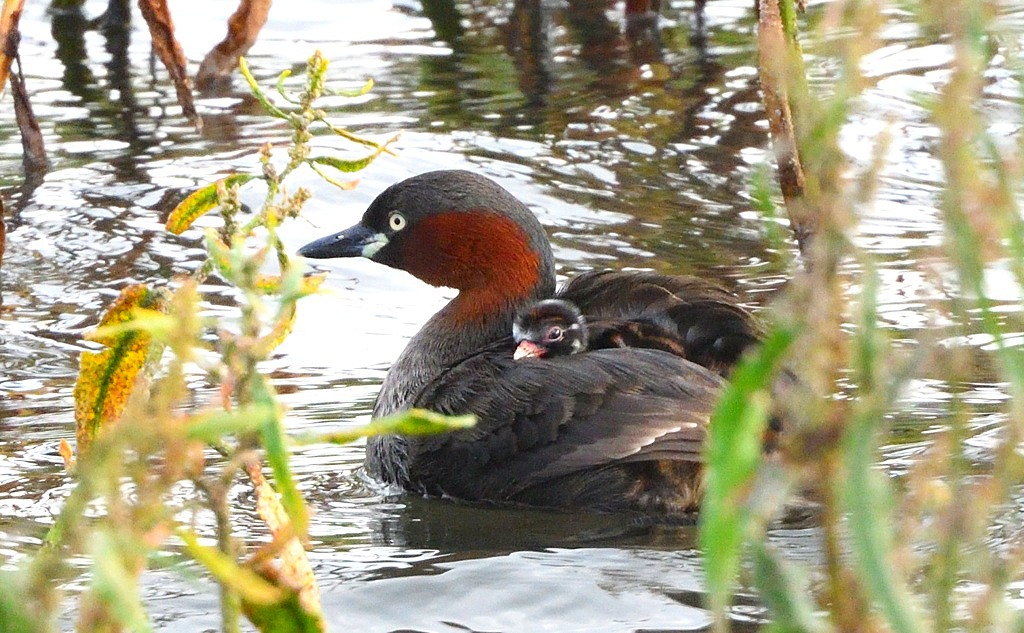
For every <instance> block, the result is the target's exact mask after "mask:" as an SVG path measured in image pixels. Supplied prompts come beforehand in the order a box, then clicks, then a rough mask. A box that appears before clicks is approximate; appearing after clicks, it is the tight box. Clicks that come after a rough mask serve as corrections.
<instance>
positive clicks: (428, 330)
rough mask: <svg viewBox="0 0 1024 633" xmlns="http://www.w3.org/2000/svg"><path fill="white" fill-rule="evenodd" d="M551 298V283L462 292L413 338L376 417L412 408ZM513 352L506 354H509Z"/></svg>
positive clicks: (381, 398)
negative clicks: (518, 290)
mask: <svg viewBox="0 0 1024 633" xmlns="http://www.w3.org/2000/svg"><path fill="white" fill-rule="evenodd" d="M553 293H554V279H553V275H552V278H551V279H550V281H549V282H548V281H546V282H545V283H541V284H538V285H537V286H535V287H534V288H531V289H530V290H529V292H526V293H523V294H520V295H517V296H510V295H508V294H503V295H498V294H496V293H494V292H493V291H491V290H487V289H481V290H463V291H461V292H460V293H459V295H458V296H457V297H455V298H454V299H452V300H451V301H450V302H449V303H448V305H446V306H445V307H444V308H442V309H441V310H440V311H439V312H438V313H437V314H435V315H434V316H432V317H431V318H430V320H429V321H427V323H426V324H425V325H424V326H423V327H422V328H421V329H420V331H419V332H417V333H416V335H415V336H413V337H412V339H411V340H410V341H409V344H408V345H407V346H406V347H405V349H404V350H403V351H402V353H401V354H400V355H399V356H398V359H397V360H396V361H395V364H394V365H392V366H391V369H390V371H388V375H387V377H385V379H384V384H383V386H382V387H381V391H380V394H379V395H378V397H377V404H376V406H375V408H374V417H378V416H382V415H389V414H391V413H395V412H397V411H401V410H404V409H407V408H410V407H412V406H417V404H418V403H417V402H416V400H417V398H418V397H419V396H420V394H421V393H422V392H423V389H424V388H425V387H426V386H427V385H429V384H430V383H432V382H433V381H434V380H436V379H437V378H439V377H441V376H442V375H444V374H445V373H446V372H447V371H448V369H450V368H451V367H453V366H455V365H457V364H458V363H460V362H462V361H463V360H465V359H467V358H469V357H470V356H473V355H474V354H476V353H478V352H480V351H481V350H482V349H484V348H486V347H488V346H491V345H493V344H494V343H497V342H499V341H501V340H503V339H511V335H512V321H513V319H514V317H515V314H516V312H517V311H518V310H519V309H520V308H521V307H523V306H524V305H526V304H528V303H531V302H533V301H536V300H539V299H543V298H547V297H550V296H551V295H552V294H553ZM511 353H512V352H511V351H509V354H511Z"/></svg>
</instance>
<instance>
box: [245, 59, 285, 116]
mask: <svg viewBox="0 0 1024 633" xmlns="http://www.w3.org/2000/svg"><path fill="white" fill-rule="evenodd" d="M238 69H239V70H240V71H241V72H242V76H243V77H245V81H246V83H248V84H249V90H250V91H252V94H253V96H254V97H256V100H257V101H259V102H260V105H262V106H263V109H264V110H266V111H267V114H269V115H270V116H272V117H275V118H278V119H287V118H288V115H287V114H286V113H285V112H284V111H283V110H281V108H278V107H277V106H276V105H274V104H273V103H271V102H270V99H268V98H267V95H265V94H263V90H261V89H260V87H259V84H257V83H256V78H255V77H253V76H252V72H250V71H249V62H247V61H245V57H239V58H238Z"/></svg>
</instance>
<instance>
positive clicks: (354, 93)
mask: <svg viewBox="0 0 1024 633" xmlns="http://www.w3.org/2000/svg"><path fill="white" fill-rule="evenodd" d="M371 90H373V79H367V80H366V83H365V84H363V85H362V87H361V88H356V89H355V90H344V89H341V88H325V89H324V94H325V95H332V96H336V97H361V96H363V95H364V94H366V93H367V92H370V91H371Z"/></svg>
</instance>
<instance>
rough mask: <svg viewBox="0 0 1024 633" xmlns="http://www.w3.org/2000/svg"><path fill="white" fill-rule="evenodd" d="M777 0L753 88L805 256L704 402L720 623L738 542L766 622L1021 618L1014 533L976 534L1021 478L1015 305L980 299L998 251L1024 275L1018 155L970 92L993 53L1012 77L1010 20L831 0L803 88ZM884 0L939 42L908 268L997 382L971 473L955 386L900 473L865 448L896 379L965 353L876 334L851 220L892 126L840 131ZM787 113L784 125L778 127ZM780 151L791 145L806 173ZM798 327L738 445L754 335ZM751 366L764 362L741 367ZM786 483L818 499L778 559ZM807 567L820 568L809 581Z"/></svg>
mask: <svg viewBox="0 0 1024 633" xmlns="http://www.w3.org/2000/svg"><path fill="white" fill-rule="evenodd" d="M794 4H795V3H794V2H792V0H788V1H787V0H781V1H780V2H775V1H774V0H769V1H762V2H760V8H761V32H760V34H759V37H761V38H775V39H774V44H773V45H784V46H786V50H785V51H778V50H777V49H776V55H775V57H774V58H772V59H769V60H766V59H765V57H764V55H763V53H764V51H765V48H764V47H762V59H761V64H762V69H761V73H762V74H761V80H762V85H763V87H764V90H765V94H766V95H769V94H771V95H773V96H774V97H779V96H781V97H782V101H781V102H780V103H779V105H778V107H777V108H775V109H772V108H771V107H769V110H768V111H769V118H771V116H772V115H778V114H779V113H780V112H782V111H783V110H786V109H788V110H789V111H790V112H791V117H790V119H789V121H788V122H786V121H784V122H782V124H781V125H779V126H778V127H777V126H776V125H775V124H774V123H775V122H773V125H772V132H773V145H774V149H775V152H776V158H777V160H778V162H779V164H780V174H782V173H783V172H787V173H788V176H787V175H784V178H785V177H791V176H792V178H791V180H790V181H789V182H786V181H785V180H784V181H783V182H782V189H783V194H784V197H785V203H786V209H787V212H788V214H789V216H790V220H791V223H792V226H793V227H794V228H797V229H800V228H801V227H802V228H803V229H805V230H807V233H806V234H805V236H804V238H805V239H803V240H802V243H801V247H802V248H801V255H802V258H803V263H804V269H803V270H801V271H798V272H796V273H795V278H794V280H793V281H792V282H791V283H790V284H789V286H788V287H787V290H786V292H785V293H784V296H783V297H782V298H781V301H780V302H779V305H778V306H777V314H776V320H777V322H778V323H780V324H782V325H779V326H777V327H776V330H775V332H774V333H773V334H771V335H770V336H769V339H768V340H769V344H768V345H766V346H765V347H764V348H763V349H762V350H761V352H760V355H759V356H758V357H756V358H751V359H748V360H747V362H746V364H745V365H744V366H743V367H741V368H740V369H739V370H738V371H737V377H738V380H737V383H736V384H734V385H732V387H731V388H730V389H729V390H727V392H726V393H725V395H724V398H723V401H722V402H721V403H720V405H719V407H718V410H717V413H716V416H715V419H714V422H713V425H714V428H715V429H716V432H717V430H718V429H721V428H722V427H727V428H728V433H725V434H721V435H719V436H717V437H713V438H712V440H711V446H710V450H709V453H708V455H709V465H708V482H709V485H708V497H707V498H706V500H705V505H704V511H703V514H702V518H701V521H702V525H701V543H702V544H703V547H704V548H705V556H706V558H705V562H706V567H707V578H708V589H709V601H710V603H711V605H712V607H713V608H714V609H715V613H716V630H719V631H723V630H727V629H728V628H729V619H728V615H727V614H728V610H729V603H730V601H731V596H732V595H733V593H734V591H735V583H736V581H737V578H738V575H739V574H740V573H741V570H742V567H741V565H740V562H739V561H740V557H741V553H742V552H744V551H746V552H748V553H749V554H750V555H751V559H752V560H751V568H752V570H753V574H752V577H753V578H752V580H753V583H754V584H755V586H756V587H757V588H758V590H759V591H760V593H761V595H762V597H763V600H764V602H765V604H766V606H767V608H768V609H769V611H770V616H771V618H772V622H771V623H770V624H769V625H767V627H766V628H767V630H770V631H814V632H825V631H845V632H856V631H871V632H874V631H898V632H901V633H911V632H917V631H950V630H958V631H1020V630H1022V629H1024V614H1022V612H1021V611H1020V609H1019V606H1017V605H1015V603H1014V602H1015V601H1014V599H1013V595H1012V594H1013V591H1011V584H1012V583H1019V582H1020V581H1021V580H1022V579H1024V548H1022V547H1021V544H1020V543H1019V541H1017V540H1013V539H1011V541H1009V542H1008V543H1007V545H1006V546H1005V547H1000V548H992V547H990V546H989V542H988V538H990V534H991V533H992V531H993V530H997V529H1000V526H1002V525H1004V523H1005V521H1004V519H1005V513H1006V512H1007V511H1008V509H1010V508H1012V506H1013V503H1014V499H1015V496H1014V491H1015V490H1018V491H1019V489H1020V485H1021V483H1024V455H1022V453H1021V452H1020V450H1019V446H1020V443H1021V440H1022V439H1024V398H1022V396H1024V356H1022V350H1021V347H1020V345H1019V343H1014V342H1013V338H1011V336H1010V334H1011V330H1010V329H1009V328H1010V327H1012V325H1008V324H1007V320H1006V319H1003V318H1000V317H999V315H998V314H996V312H995V311H994V310H993V302H992V301H991V300H990V299H989V298H988V295H987V291H988V290H989V287H988V286H987V284H986V278H987V277H988V273H989V272H990V271H992V270H993V269H996V268H1006V269H1009V270H1012V271H1013V274H1014V276H1015V281H1016V284H1017V288H1016V293H1017V296H1024V220H1022V218H1021V215H1020V212H1021V209H1020V203H1019V201H1020V195H1021V191H1022V185H1024V155H1022V154H1021V144H1020V143H1013V144H1008V143H1005V142H999V139H995V138H993V137H992V136H991V134H990V132H989V129H990V121H989V119H988V118H987V117H988V116H991V114H990V113H987V112H986V111H985V110H983V109H982V108H980V107H979V105H978V104H979V102H980V97H981V96H982V91H983V89H984V86H985V76H986V69H987V68H989V67H990V65H991V64H992V63H993V61H994V60H999V61H998V62H997V63H1002V64H1006V65H1009V66H1010V67H1011V69H1013V70H1014V72H1016V73H1017V76H1019V70H1020V60H1021V59H1022V57H1021V50H1020V46H1021V42H1022V41H1024V38H1022V36H1021V33H1019V32H1009V31H1008V30H1009V29H1012V25H1007V24H999V23H997V22H996V21H995V20H994V18H995V16H996V15H997V14H998V11H997V10H998V8H999V5H998V3H996V2H984V1H982V2H979V1H973V0H950V1H949V2H942V3H929V2H906V1H904V2H899V3H893V2H885V1H884V0H877V1H865V2H860V1H858V2H854V1H852V0H836V1H835V2H831V3H828V4H827V5H825V6H824V7H823V8H822V11H821V12H820V13H819V14H818V15H819V16H820V19H819V20H818V22H817V23H816V24H814V25H813V26H812V27H811V28H809V29H808V33H809V37H810V38H812V40H811V46H812V47H813V49H814V50H815V52H816V54H817V55H819V60H818V62H819V63H821V62H822V61H823V60H824V61H826V63H832V64H835V66H836V68H837V69H838V72H837V77H836V81H835V84H834V85H830V86H829V93H828V94H811V92H810V91H809V89H808V86H807V84H806V75H805V71H804V68H803V62H802V56H801V52H800V46H799V45H798V43H797V42H798V37H797V33H796V22H795V20H794V19H793V16H794V15H795V11H796V7H795V6H794ZM897 5H898V6H897ZM896 10H901V11H912V12H913V14H914V17H915V19H916V21H917V23H918V24H919V25H920V27H921V29H922V31H923V32H925V33H929V34H931V35H932V36H934V37H935V38H938V39H941V40H942V41H943V42H945V45H946V46H948V47H949V48H950V50H951V52H952V57H953V61H952V64H951V66H952V68H951V72H950V75H949V77H948V80H947V81H946V83H945V86H944V87H943V89H942V91H941V93H940V94H937V95H929V96H927V97H926V98H925V101H926V102H927V107H928V109H929V112H930V120H931V123H932V124H933V125H934V126H935V128H936V129H937V130H938V131H939V133H940V136H939V139H938V143H937V147H936V153H937V156H938V158H939V159H940V160H941V162H942V165H943V168H944V170H945V176H946V178H945V180H946V188H945V191H944V192H943V193H942V196H941V206H942V212H943V219H944V223H945V234H946V240H945V244H944V245H943V247H942V249H941V252H937V253H935V258H934V260H933V261H930V262H929V264H928V265H929V268H928V269H926V270H923V274H924V275H926V276H927V277H928V278H930V279H932V280H933V281H934V282H935V284H936V286H937V287H940V288H946V289H947V292H948V295H947V299H946V300H945V301H942V302H936V304H935V305H929V306H928V309H929V311H930V312H931V313H932V315H933V317H932V318H933V319H934V321H935V322H939V323H943V324H946V327H947V328H949V329H953V330H954V331H957V330H958V331H960V332H970V331H972V327H977V324H979V323H980V326H981V329H982V331H983V332H984V333H985V334H986V335H987V336H988V337H989V338H990V340H991V341H992V344H991V345H989V346H987V348H988V349H990V350H991V352H990V353H991V354H992V355H993V356H994V359H995V362H996V364H997V365H998V367H999V370H1000V372H1001V378H1000V379H1001V381H1002V382H1003V383H1004V384H1005V385H1006V389H1007V391H1008V392H1009V396H1010V397H1009V398H1008V399H1007V402H1006V405H1005V408H1004V411H1003V412H1002V416H1001V420H1002V424H1001V429H1000V430H1001V432H1000V434H999V435H998V436H997V438H996V440H995V441H996V443H997V445H996V447H995V449H994V461H993V463H992V465H991V468H990V469H987V470H985V471H983V472H978V470H977V469H970V468H969V467H968V459H967V455H966V453H965V448H966V445H965V442H964V440H965V439H966V437H967V433H966V430H967V428H968V422H969V420H970V418H971V415H972V406H971V403H970V402H968V401H966V399H964V398H963V397H961V396H960V395H958V394H957V391H958V390H957V389H956V388H954V389H952V391H953V392H954V394H953V397H952V401H951V403H950V407H949V412H950V413H949V419H948V423H947V424H946V425H945V427H944V429H943V430H942V431H941V432H940V433H938V434H937V435H936V437H935V441H934V443H933V444H932V445H931V446H930V447H929V449H928V450H927V452H926V453H925V454H924V455H923V456H922V457H921V458H920V459H919V460H918V461H917V462H916V465H915V466H914V467H913V468H912V469H911V471H910V472H909V474H907V475H906V476H905V477H903V478H901V479H894V478H892V477H890V476H888V475H887V474H886V473H885V471H884V469H881V468H879V466H878V461H879V454H878V447H879V445H880V444H881V443H882V442H884V441H886V438H887V437H888V433H889V431H890V428H889V424H890V420H891V417H892V416H891V414H892V412H893V411H894V410H895V409H896V408H897V405H898V399H899V397H900V394H901V393H903V392H904V391H905V390H906V389H907V388H908V387H909V385H910V381H911V380H913V379H914V378H915V377H918V376H921V375H923V372H931V373H930V374H929V375H934V374H936V373H938V374H939V375H941V376H942V377H943V378H944V379H945V380H947V381H948V383H949V384H950V385H953V386H955V385H962V384H965V383H966V382H968V381H969V380H970V379H971V377H970V373H969V372H970V370H971V367H972V363H971V361H970V358H969V354H970V353H971V352H970V350H969V349H967V347H966V346H965V345H963V344H957V343H951V342H950V341H951V339H949V338H946V339H945V340H944V341H939V340H937V337H933V336H931V335H930V334H929V333H928V329H927V328H926V329H925V330H924V334H922V335H921V337H920V339H919V340H917V341H916V342H915V344H914V346H912V347H911V348H910V349H907V347H906V346H904V347H903V348H897V347H895V346H893V345H891V342H890V340H889V336H890V335H889V333H888V332H887V330H886V329H885V328H884V327H883V326H882V325H881V324H880V323H879V316H878V309H877V296H878V292H879V279H878V274H877V271H876V264H875V262H874V261H872V259H871V257H870V256H869V255H868V254H867V253H866V252H865V251H864V250H863V249H861V248H858V246H857V245H856V243H855V241H854V239H853V236H854V234H855V227H856V226H857V222H858V217H857V215H858V212H859V211H860V210H861V209H863V208H866V207H867V206H868V205H870V203H871V201H872V200H873V199H874V192H875V191H876V189H877V184H878V178H879V172H880V167H881V166H882V165H883V164H884V162H885V155H886V151H887V149H888V144H889V138H888V134H881V135H879V137H878V138H877V140H876V147H875V151H874V154H873V155H871V156H868V157H856V158H857V159H859V161H858V160H855V159H851V158H849V157H847V156H846V155H844V153H843V152H842V151H841V150H840V148H839V135H840V132H841V131H842V129H843V127H844V126H845V125H846V123H847V122H848V119H849V116H850V113H851V111H853V109H854V108H855V105H856V102H857V97H858V95H859V94H860V93H861V91H862V90H864V89H865V87H866V86H867V85H869V81H868V80H867V79H866V78H865V77H864V76H863V74H862V70H861V60H862V59H863V58H864V56H865V55H868V54H870V53H872V52H874V51H876V50H878V49H879V48H880V47H881V45H882V44H881V43H880V41H879V39H878V37H877V35H878V32H879V29H880V28H881V26H882V24H883V23H884V16H885V15H886V14H887V13H888V12H891V11H896ZM766 11H769V12H774V15H772V14H771V13H766ZM766 25H767V26H766ZM770 28H774V29H776V30H775V31H774V32H769V29H770ZM780 43H784V44H780ZM769 48H770V47H769ZM780 64H781V65H782V68H781V70H780V69H779V67H778V66H779V65H780ZM769 67H771V69H769ZM766 100H767V96H766ZM1021 103H1024V99H1021ZM1020 114H1021V113H1018V116H1020ZM786 124H789V125H791V126H792V137H791V140H790V139H786V138H784V137H782V136H780V135H779V134H777V131H779V130H784V128H785V125H786ZM897 124H898V123H897ZM1018 129H1019V128H1018ZM785 161H796V166H797V167H799V168H800V169H802V173H799V172H793V171H792V170H791V169H790V168H791V167H792V165H783V163H784V162H785ZM764 194H765V187H764V184H763V182H761V183H755V196H754V197H755V199H756V200H757V203H758V206H759V207H760V208H762V209H766V208H768V207H770V206H771V205H770V201H769V200H768V199H767V198H766V196H765V195H764ZM851 260H852V261H856V262H857V264H858V265H859V267H860V269H861V271H862V273H861V283H860V285H859V288H857V289H856V290H857V291H856V292H855V293H849V292H844V287H842V285H841V284H840V282H839V275H838V271H839V266H840V265H841V264H842V263H843V262H844V261H846V262H849V261H851ZM1006 290H1007V289H1003V292H1006ZM846 324H852V325H850V326H847V325H846ZM794 333H795V334H796V336H795V337H794V338H793V340H792V343H791V345H790V354H789V359H790V360H789V361H788V365H789V366H790V368H791V370H792V371H794V372H795V373H796V374H797V375H798V376H799V383H800V388H798V389H793V390H791V392H790V393H786V394H785V397H784V398H783V399H782V400H783V402H782V403H781V406H782V407H784V409H785V410H786V415H785V420H786V425H787V426H786V429H785V433H784V434H783V435H784V439H783V441H782V443H781V447H780V450H779V452H778V453H777V454H773V455H771V456H768V457H766V456H763V455H759V454H753V455H752V454H751V451H750V450H749V445H750V443H751V442H756V441H758V440H759V439H760V437H761V435H760V434H761V432H762V429H763V427H764V420H765V417H766V416H767V414H768V407H767V406H766V405H765V402H764V400H765V394H766V393H767V392H768V390H769V386H770V385H771V384H772V380H773V378H772V376H771V373H770V372H768V371H765V369H766V368H770V367H771V365H772V361H773V359H774V358H775V356H776V354H777V353H778V349H777V346H776V345H774V344H772V341H777V340H778V339H779V337H780V336H789V335H792V334H794ZM1015 336H1016V335H1015ZM952 340H955V338H954V339H952ZM751 376H759V378H760V381H759V382H758V381H754V382H752V383H750V384H746V379H747V378H748V377H751ZM726 442H729V443H731V445H730V446H726ZM743 447H747V448H746V449H744V448H743ZM719 484H721V485H719ZM726 484H728V485H726ZM1016 494H1017V495H1018V496H1019V492H1018V493H1016ZM801 498H805V499H813V500H814V501H815V502H816V503H817V504H818V505H819V506H820V513H819V515H818V517H817V524H819V525H820V530H821V534H822V538H823V544H824V552H823V557H824V560H823V561H822V566H821V567H820V568H818V567H815V568H813V569H807V568H804V567H803V565H799V564H797V563H795V562H793V561H791V560H787V558H786V557H785V556H784V555H782V554H781V553H780V552H779V551H777V550H776V549H775V548H774V547H772V545H771V544H770V541H769V540H768V538H767V528H768V527H769V526H770V525H772V521H774V520H776V519H778V518H779V517H780V516H784V515H785V512H786V510H785V508H786V505H787V504H789V503H791V502H793V501H794V500H795V501H797V502H798V503H799V500H800V499H801ZM1018 529H1019V527H1018ZM812 573H818V574H819V577H820V578H821V579H822V580H821V581H820V582H815V583H811V582H809V580H808V579H809V578H811V577H812Z"/></svg>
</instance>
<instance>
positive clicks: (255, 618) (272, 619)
mask: <svg viewBox="0 0 1024 633" xmlns="http://www.w3.org/2000/svg"><path fill="white" fill-rule="evenodd" d="M242 610H243V611H244V612H245V616H246V617H247V618H249V621H250V622H252V623H253V626H255V627H256V628H257V629H259V630H260V631H262V632H263V633H323V631H324V630H326V627H325V625H324V621H323V618H322V617H321V616H320V614H318V613H310V612H309V611H306V609H305V608H303V606H302V603H301V602H300V601H299V593H298V592H297V591H287V592H286V594H285V598H284V599H283V600H281V601H279V602H276V603H274V604H269V605H264V604H258V603H251V602H248V601H245V600H243V601H242Z"/></svg>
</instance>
